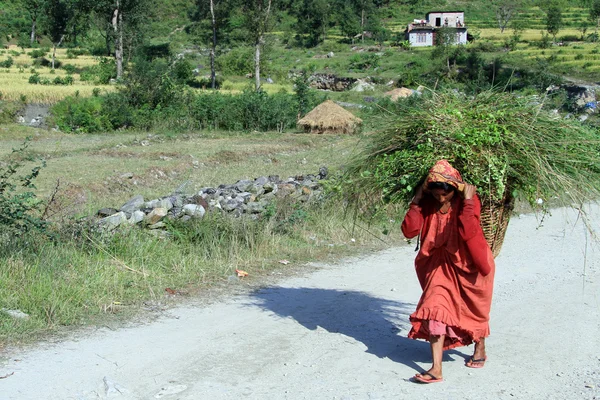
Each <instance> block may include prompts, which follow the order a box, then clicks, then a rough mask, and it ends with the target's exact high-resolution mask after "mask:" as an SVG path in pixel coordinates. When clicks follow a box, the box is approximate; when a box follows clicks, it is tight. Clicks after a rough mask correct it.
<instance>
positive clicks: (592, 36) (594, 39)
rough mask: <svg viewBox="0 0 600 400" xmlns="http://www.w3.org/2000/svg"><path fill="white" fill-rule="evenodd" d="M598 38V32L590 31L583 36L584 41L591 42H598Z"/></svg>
mask: <svg viewBox="0 0 600 400" xmlns="http://www.w3.org/2000/svg"><path fill="white" fill-rule="evenodd" d="M599 39H600V36H599V35H598V33H597V32H594V33H590V34H589V35H587V36H586V38H585V41H586V42H591V43H596V42H598V40H599Z"/></svg>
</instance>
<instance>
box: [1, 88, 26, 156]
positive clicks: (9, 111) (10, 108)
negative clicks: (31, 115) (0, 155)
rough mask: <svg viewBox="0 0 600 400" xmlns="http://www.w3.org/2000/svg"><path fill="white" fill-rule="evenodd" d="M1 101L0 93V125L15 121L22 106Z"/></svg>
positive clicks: (12, 102)
mask: <svg viewBox="0 0 600 400" xmlns="http://www.w3.org/2000/svg"><path fill="white" fill-rule="evenodd" d="M1 99H2V93H0V124H11V123H13V122H15V120H16V119H17V114H18V113H19V111H20V110H21V108H22V107H23V104H20V103H18V102H14V101H2V100H1ZM0 165H1V164H0Z"/></svg>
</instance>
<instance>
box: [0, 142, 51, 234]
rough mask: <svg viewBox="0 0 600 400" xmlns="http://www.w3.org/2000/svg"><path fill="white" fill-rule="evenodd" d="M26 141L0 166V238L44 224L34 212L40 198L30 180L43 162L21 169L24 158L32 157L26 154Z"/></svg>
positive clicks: (24, 161) (26, 159)
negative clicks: (29, 168)
mask: <svg viewBox="0 0 600 400" xmlns="http://www.w3.org/2000/svg"><path fill="white" fill-rule="evenodd" d="M28 145H29V139H28V140H26V141H25V143H23V145H22V146H21V147H20V148H18V149H14V150H13V151H12V154H11V157H10V158H9V160H8V162H7V163H6V165H2V166H0V231H1V232H2V233H1V234H0V235H1V236H0V238H1V240H2V241H3V242H4V241H7V240H11V239H14V238H15V237H20V236H23V235H24V234H26V233H28V232H31V231H35V230H37V231H43V230H44V229H45V226H46V225H45V223H44V221H42V220H41V219H40V218H39V217H38V216H37V215H36V211H37V209H38V206H39V205H40V202H39V201H38V200H37V198H36V195H35V192H34V190H35V185H34V183H33V182H34V180H35V179H36V178H37V176H38V175H39V173H40V170H41V169H42V168H43V167H44V166H45V163H44V162H43V161H42V162H41V164H40V165H37V166H35V167H33V168H32V169H31V170H30V171H29V172H22V171H23V170H24V169H26V168H25V164H26V162H27V161H34V159H32V158H31V157H29V156H28V154H27V147H28Z"/></svg>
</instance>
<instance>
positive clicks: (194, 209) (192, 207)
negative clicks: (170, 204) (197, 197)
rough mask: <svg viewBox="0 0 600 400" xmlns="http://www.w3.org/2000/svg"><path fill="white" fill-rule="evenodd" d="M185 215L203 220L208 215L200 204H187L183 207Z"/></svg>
mask: <svg viewBox="0 0 600 400" xmlns="http://www.w3.org/2000/svg"><path fill="white" fill-rule="evenodd" d="M183 213H184V214H185V215H189V216H190V217H196V218H202V217H203V216H204V214H205V213H206V210H205V209H204V207H202V206H201V205H198V204H186V205H185V206H183Z"/></svg>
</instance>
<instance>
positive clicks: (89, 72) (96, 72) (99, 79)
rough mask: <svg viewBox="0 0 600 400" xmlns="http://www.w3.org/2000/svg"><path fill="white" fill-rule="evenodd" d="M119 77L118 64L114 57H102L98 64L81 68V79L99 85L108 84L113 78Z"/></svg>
mask: <svg viewBox="0 0 600 400" xmlns="http://www.w3.org/2000/svg"><path fill="white" fill-rule="evenodd" d="M116 78H117V64H116V62H115V59H114V58H106V57H102V58H100V59H99V60H98V64H97V65H94V66H92V67H86V68H83V69H82V70H81V74H80V76H79V79H81V80H82V81H84V82H88V81H91V82H94V83H95V84H97V85H108V84H109V83H110V80H111V79H116Z"/></svg>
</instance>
